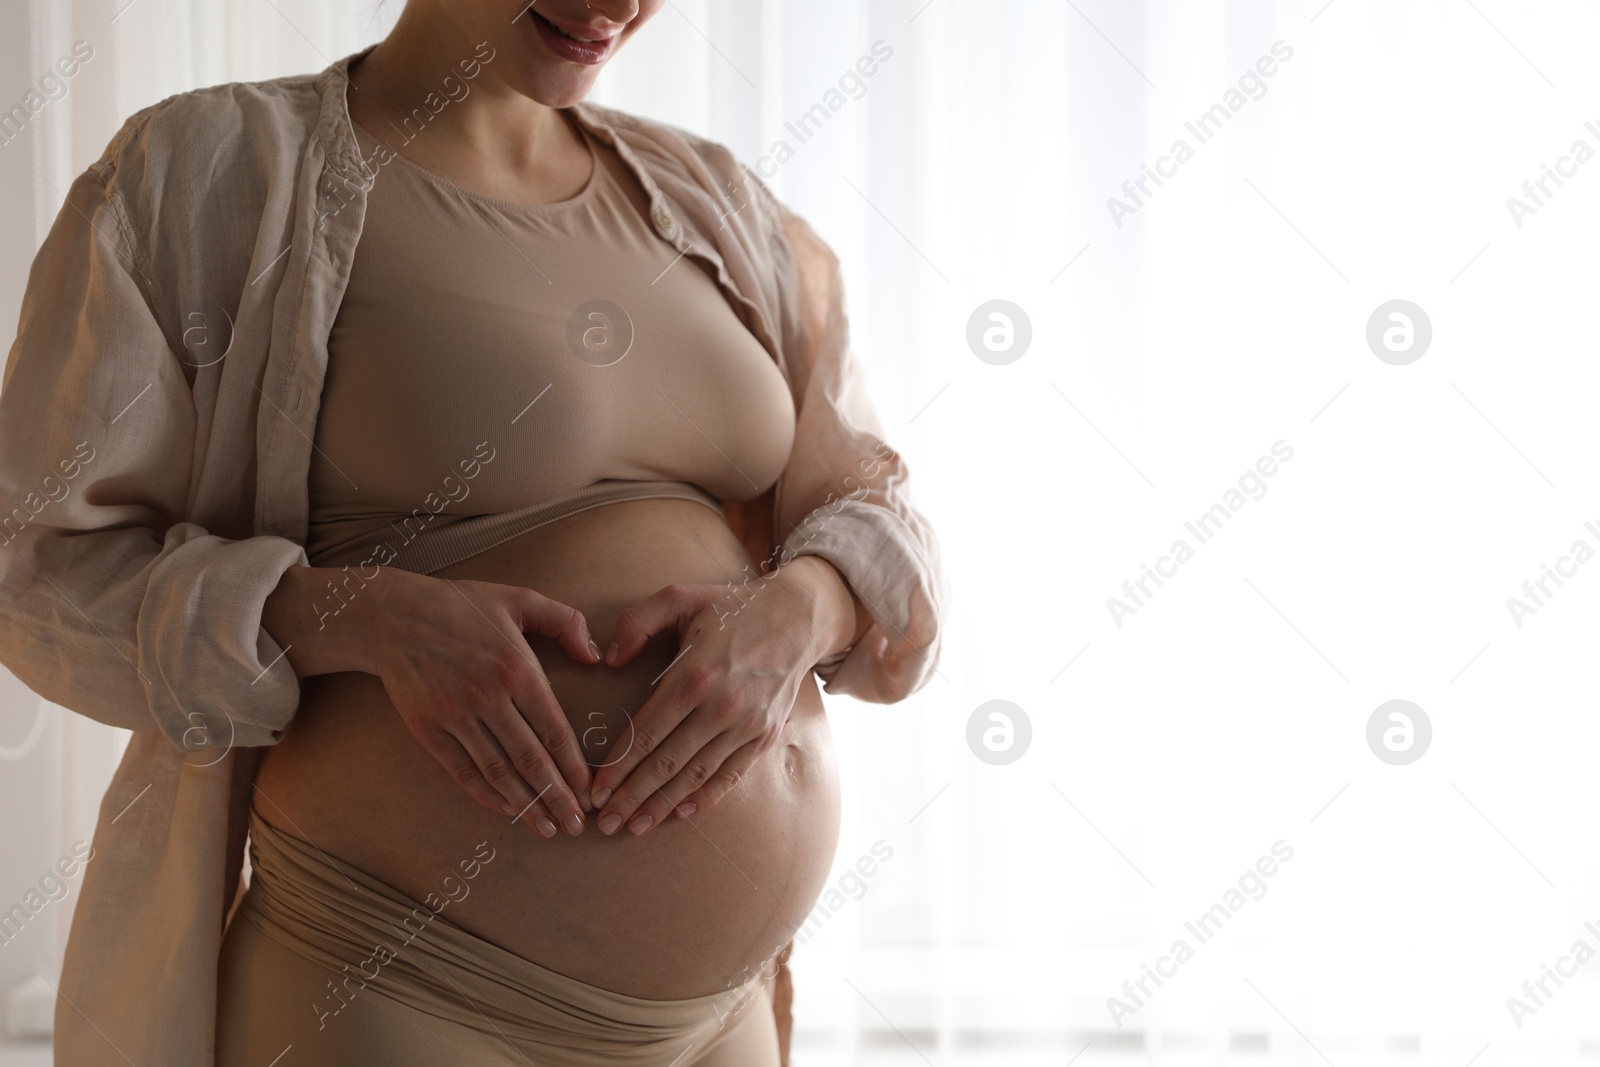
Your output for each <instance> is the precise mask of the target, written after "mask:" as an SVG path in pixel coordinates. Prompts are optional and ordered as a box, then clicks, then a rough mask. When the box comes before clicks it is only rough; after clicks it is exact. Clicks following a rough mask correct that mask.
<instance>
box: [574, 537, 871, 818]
mask: <svg viewBox="0 0 1600 1067" xmlns="http://www.w3.org/2000/svg"><path fill="white" fill-rule="evenodd" d="M762 583H763V584H762V585H761V586H760V588H759V590H758V592H757V593H756V595H754V596H752V597H751V598H750V599H749V600H748V601H744V600H741V599H736V598H734V596H733V594H732V592H731V587H729V586H727V585H669V586H666V587H664V588H662V589H660V590H659V591H657V592H655V593H653V594H652V595H650V596H648V597H646V598H645V599H643V600H641V601H639V602H637V603H635V604H632V605H629V606H628V607H627V608H626V609H624V610H623V611H622V612H621V614H619V615H618V616H617V623H616V627H615V629H614V631H613V635H614V637H615V640H613V641H612V643H611V647H610V648H609V649H608V650H607V652H606V656H605V662H606V663H607V664H608V665H610V666H613V667H620V666H622V665H623V664H625V663H627V662H628V661H629V660H631V659H633V657H634V656H636V655H638V654H639V651H640V649H642V648H644V646H645V643H646V642H647V641H648V640H649V639H650V638H651V637H652V636H654V635H655V634H658V633H662V632H665V631H666V630H668V629H669V628H674V627H675V628H676V629H677V631H678V640H679V652H678V656H677V658H676V659H674V660H673V661H672V664H671V665H670V666H669V667H668V668H667V670H666V671H665V672H664V673H663V675H662V677H661V680H660V681H659V682H658V683H657V688H656V691H655V692H654V693H652V694H651V695H650V698H649V699H648V700H646V701H645V703H644V706H643V707H642V708H640V709H639V711H638V713H637V714H636V715H634V717H633V730H632V732H631V736H625V737H622V738H618V739H617V741H616V744H615V746H614V747H613V749H612V753H611V754H610V756H609V757H608V761H607V763H605V764H604V765H603V766H602V767H601V768H600V769H599V770H597V771H596V772H595V774H594V781H593V783H592V785H591V790H590V795H591V797H592V798H593V802H594V806H595V807H596V808H597V809H599V811H598V818H599V827H600V832H601V833H603V834H611V833H615V832H616V830H617V828H618V827H620V826H621V825H622V824H623V823H625V822H626V823H627V824H628V829H629V830H630V831H632V832H633V833H634V834H642V833H644V832H645V831H646V830H648V829H650V827H652V826H658V825H660V824H661V823H663V822H665V821H666V820H667V819H668V818H669V817H670V816H671V814H672V812H673V810H674V809H676V810H677V811H678V813H679V815H680V816H682V817H684V818H688V817H689V816H690V815H693V814H694V813H695V812H696V811H704V810H706V809H709V808H710V807H711V806H712V805H714V804H716V803H717V802H718V801H719V800H721V799H722V798H723V797H724V796H726V795H727V794H728V792H729V791H730V790H732V789H733V787H734V786H736V785H738V784H739V780H740V777H741V776H742V775H744V774H745V773H746V772H747V771H748V770H749V769H750V767H751V765H753V764H754V763H755V761H756V760H757V759H758V758H760V756H761V755H762V754H763V753H764V752H766V751H767V750H768V749H769V748H771V747H772V746H773V745H774V744H776V743H777V741H778V738H779V737H780V736H782V733H783V725H784V723H785V722H786V721H787V720H788V718H789V711H790V709H791V708H793V707H794V701H795V697H796V696H797V695H798V693H799V690H800V683H801V681H802V680H803V679H804V678H805V676H806V674H807V673H808V672H809V671H810V670H811V668H812V667H813V666H814V665H815V664H816V663H817V662H818V661H819V660H822V659H825V658H827V657H828V656H830V655H832V654H834V653H835V652H837V651H839V650H841V649H844V648H846V647H848V646H849V645H850V644H852V643H853V642H854V641H855V640H856V637H857V635H859V634H860V633H861V631H862V630H863V629H864V628H865V627H864V625H863V624H864V623H866V622H868V621H870V620H869V617H868V616H867V615H866V613H865V611H864V610H863V609H862V608H861V606H860V605H859V603H858V602H857V600H856V598H855V596H854V594H852V593H851V591H850V588H849V586H848V585H847V584H846V583H845V581H844V579H843V578H842V577H841V576H840V575H839V572H838V571H836V570H835V569H834V567H833V565H832V564H831V563H829V562H828V561H827V560H825V559H823V558H821V557H820V556H811V555H807V556H796V557H795V558H794V559H792V560H790V561H789V562H788V563H786V564H784V565H783V566H781V567H779V568H778V569H777V571H775V572H774V573H773V574H771V575H768V576H766V577H764V578H763V579H762ZM734 612H737V615H734V614H733V613H734ZM618 749H621V750H622V752H623V754H622V755H620V757H619V756H618V755H617V752H618ZM612 759H614V760H615V762H610V760H612Z"/></svg>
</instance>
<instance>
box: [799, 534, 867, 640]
mask: <svg viewBox="0 0 1600 1067" xmlns="http://www.w3.org/2000/svg"><path fill="white" fill-rule="evenodd" d="M778 572H779V574H780V575H782V576H784V577H786V578H788V579H790V580H791V581H794V582H796V583H798V584H799V585H800V586H801V587H802V588H803V589H804V590H805V591H806V597H807V603H808V604H809V605H810V611H811V627H812V635H813V642H812V655H813V657H814V658H815V659H816V660H824V659H827V658H829V657H831V656H835V655H837V654H839V653H840V652H843V651H845V650H847V649H849V648H850V647H851V646H852V645H854V644H855V642H856V641H857V639H858V638H859V637H860V635H861V632H862V631H863V630H864V629H865V627H864V626H862V625H860V620H861V618H862V617H863V616H865V614H866V612H865V609H864V607H863V606H862V604H861V600H860V598H859V597H858V596H856V594H855V591H854V590H852V589H851V588H850V583H848V582H847V581H845V579H844V575H842V574H840V573H839V570H838V568H836V567H835V566H834V565H833V564H832V563H830V562H828V561H827V560H826V559H824V558H823V557H821V556H815V555H803V556H795V557H794V558H793V559H791V560H790V561H789V562H788V563H786V564H784V565H783V566H781V567H779V568H778Z"/></svg>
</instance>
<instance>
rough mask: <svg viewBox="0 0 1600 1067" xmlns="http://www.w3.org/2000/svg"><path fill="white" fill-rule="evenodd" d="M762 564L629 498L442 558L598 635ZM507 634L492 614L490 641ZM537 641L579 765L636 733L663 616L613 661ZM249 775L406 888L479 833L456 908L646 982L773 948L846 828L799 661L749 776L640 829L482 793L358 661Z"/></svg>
mask: <svg viewBox="0 0 1600 1067" xmlns="http://www.w3.org/2000/svg"><path fill="white" fill-rule="evenodd" d="M746 568H748V569H746ZM753 571H754V567H753V566H751V561H750V557H749V555H748V553H746V552H745V550H744V549H743V547H742V546H741V545H740V544H739V542H738V540H737V539H736V538H735V537H734V535H733V533H732V531H731V530H729V528H728V527H727V525H726V523H725V522H723V521H722V519H721V518H720V517H719V516H718V515H716V513H714V512H712V511H711V510H710V509H708V508H706V507H705V506H703V505H700V504H696V503H692V502H690V501H685V500H630V501H622V502H618V503H613V504H608V505H605V506H603V507H599V508H594V509H591V510H589V511H584V512H579V513H577V514H576V515H572V516H569V517H567V518H565V519H562V520H560V521H559V522H557V523H553V524H551V525H549V526H544V527H540V528H539V529H536V530H533V531H530V532H529V533H527V534H524V535H523V536H522V537H519V538H516V539H514V540H512V541H510V542H507V543H506V544H504V545H501V546H499V547H497V548H495V549H492V550H490V551H489V552H486V553H483V554H481V555H479V556H475V557H474V558H472V559H470V560H466V561H464V562H462V563H459V564H456V565H455V566H453V567H451V568H448V569H446V570H444V571H440V572H438V573H437V574H436V575H435V576H436V577H440V578H466V579H473V580H477V581H491V582H499V583H503V584H507V585H520V586H524V587H527V588H531V589H535V590H537V591H538V592H540V593H542V594H544V595H545V596H548V597H550V598H552V599H554V600H557V601H560V602H561V603H564V604H568V605H570V606H572V607H575V608H577V609H578V610H580V611H582V612H583V613H584V615H585V617H586V618H587V619H588V622H589V627H590V630H591V632H592V633H593V635H594V637H595V640H596V641H597V642H598V643H599V645H600V647H601V648H604V647H605V646H606V645H607V643H608V642H609V641H610V639H611V635H612V628H613V626H614V624H615V620H616V616H617V614H618V612H620V611H621V610H622V609H623V608H624V607H626V606H627V605H629V604H631V603H634V602H635V601H637V600H639V599H641V598H643V597H645V596H648V595H649V594H651V593H653V592H655V591H656V590H658V589H660V588H661V587H662V586H664V585H669V584H672V583H674V582H687V583H714V584H717V585H723V584H724V583H726V582H730V581H732V582H735V583H737V582H740V581H741V580H743V579H745V578H748V577H749V576H750V574H751V573H753ZM757 595H759V594H757ZM745 599H746V600H748V599H749V593H748V592H746V594H745ZM336 624H337V623H330V625H336ZM728 625H738V619H737V617H734V618H733V619H731V620H730V621H729V622H728ZM504 639H505V638H503V637H501V636H497V635H496V634H495V633H494V631H493V630H492V629H490V628H489V626H488V623H487V622H486V623H485V640H486V641H503V640H504ZM527 641H528V644H529V647H530V649H531V651H532V653H533V655H534V656H535V657H536V658H537V659H538V661H539V664H540V666H541V668H542V669H543V670H544V672H545V674H546V675H547V677H548V678H549V680H550V685H551V689H552V690H553V692H554V693H555V696H556V699H557V700H558V701H559V702H560V703H561V706H562V710H563V711H564V712H565V713H566V715H567V718H568V721H569V722H570V723H571V724H572V726H573V730H574V732H575V733H576V734H577V735H578V736H579V738H580V740H581V742H582V743H583V745H584V749H585V753H586V756H587V757H588V759H589V762H590V764H591V766H598V765H599V764H600V763H601V762H603V761H604V760H606V759H607V758H608V755H609V758H615V754H614V753H613V752H612V749H611V746H612V744H613V742H615V741H617V740H618V739H619V738H621V739H623V741H624V744H625V743H626V740H627V738H628V737H629V736H630V728H629V719H630V715H631V713H633V712H635V711H637V710H638V709H639V708H640V707H641V706H642V705H643V704H644V702H645V700H646V699H647V698H648V697H649V695H650V694H651V693H652V692H653V691H654V690H653V685H652V683H653V680H654V679H656V678H657V676H658V675H660V674H661V672H662V671H663V670H665V669H666V667H667V665H668V664H669V663H671V662H672V660H673V658H674V657H675V656H676V655H677V654H678V651H679V649H678V639H677V636H676V634H674V633H669V634H664V635H660V636H658V637H657V638H655V639H654V640H652V641H651V642H650V644H649V645H648V646H647V647H646V648H645V650H644V651H643V652H642V653H641V654H640V655H639V656H638V658H637V659H636V660H634V661H633V662H631V663H629V664H628V665H626V666H624V667H621V668H617V667H606V666H603V665H601V666H595V667H590V666H585V665H580V664H577V663H575V662H573V661H572V660H571V659H569V658H568V657H567V655H566V653H565V652H563V651H562V650H561V648H560V647H559V646H558V645H556V644H555V643H554V642H552V641H549V640H548V639H546V638H543V637H540V636H537V635H529V636H528V637H527ZM419 653H420V654H426V653H425V650H419ZM257 785H258V787H259V790H258V792H257V793H256V795H255V807H256V810H257V811H258V812H259V813H260V815H261V817H262V818H263V819H265V820H266V821H267V822H269V823H271V824H272V825H274V826H276V827H278V828H279V829H281V830H283V831H284V832H286V833H291V834H295V835H296V836H299V837H301V838H303V839H305V840H307V841H309V842H311V843H312V844H313V845H315V846H316V847H317V848H319V849H321V850H322V851H323V852H325V853H326V854H327V855H328V856H330V857H332V858H335V859H337V860H342V861H344V862H347V863H350V864H353V865H354V866H356V867H359V868H361V869H362V870H364V871H366V872H368V873H370V874H372V875H374V876H375V877H378V878H380V879H383V880H384V881H386V882H388V883H389V884H390V885H392V886H394V887H395V888H396V889H399V890H401V891H402V892H404V893H406V894H407V895H409V896H411V897H413V898H415V899H417V900H423V899H424V898H425V897H426V896H427V895H428V894H429V893H438V892H439V889H438V887H439V885H440V882H441V880H442V879H443V878H444V877H445V876H447V875H449V874H450V873H451V872H452V871H455V870H456V868H457V865H458V864H459V863H460V861H462V860H464V859H471V858H472V856H473V853H474V849H475V847H476V846H477V844H478V843H479V842H481V841H488V842H489V843H490V844H491V845H493V847H494V848H495V850H496V853H495V858H494V859H493V861H492V862H490V863H488V864H486V865H484V867H483V868H482V872H481V873H480V874H479V875H478V876H477V877H476V878H475V879H474V880H473V881H472V883H471V888H470V892H469V893H468V895H467V896H465V897H464V898H462V899H460V900H452V902H451V903H450V905H449V911H448V913H447V915H446V917H447V918H448V919H449V920H450V921H451V922H453V923H455V924H457V925H458V926H461V927H463V928H465V929H466V930H468V931H469V932H471V933H473V934H475V935H476V936H478V937H481V938H483V939H484V940H486V941H489V942H492V943H493V944H496V945H499V946H500V947H502V948H505V949H507V950H509V951H511V952H514V953H516V954H518V955H520V956H523V957H524V958H526V959H530V960H533V961H534V962H536V963H539V964H541V965H543V966H545V967H548V968H550V969H551V970H554V971H558V972H560V973H562V974H565V975H568V976H569V977H572V978H576V979H578V980H580V981H584V982H588V983H590V984H592V985H597V986H601V987H603V988H606V989H610V990H613V991H616V992H620V993H624V994H627V995H629V996H636V997H643V998H646V999H653V1000H670V999H680V998H686V997H692V996H699V995H702V994H706V993H712V992H717V991H720V990H722V989H725V988H727V987H729V986H730V985H732V984H737V983H739V982H741V981H743V980H744V979H746V978H748V977H750V976H751V975H753V974H754V973H755V972H756V971H757V970H758V969H759V968H760V967H761V965H762V964H763V962H764V961H767V960H769V959H770V958H771V957H772V955H773V954H774V953H776V952H777V951H778V950H779V949H781V948H782V946H783V945H784V944H786V943H787V942H788V940H789V938H790V937H791V936H792V935H793V934H794V931H795V930H797V929H798V928H799V926H800V924H801V922H802V921H803V920H804V918H805V915H806V913H807V912H808V911H809V910H810V908H811V906H812V904H813V903H814V902H815V900H816V898H817V894H818V893H819V892H820V891H821V889H822V884H823V881H824V879H825V877H826V875H827V872H828V868H829V866H830V864H831V863H832V860H833V854H834V849H835V846H836V844H837V837H838V827H839V806H838V805H839V787H838V777H837V768H836V766H835V762H834V755H833V746H832V739H831V736H830V734H829V731H828V723H827V718H826V716H825V714H824V712H823V708H822V698H821V694H820V692H819V691H818V688H817V685H816V681H815V679H814V677H813V676H811V675H809V674H808V675H807V676H806V677H805V679H804V680H803V682H802V684H801V686H800V691H799V694H798V696H797V698H796V700H795V703H794V707H793V708H792V709H791V710H790V712H789V719H788V722H787V724H786V726H785V727H784V731H783V736H782V738H781V740H780V741H779V742H778V744H777V745H776V746H774V747H773V748H771V749H769V750H768V752H767V753H766V754H765V755H764V756H763V757H762V758H761V759H760V760H759V761H758V762H757V763H756V765H755V766H754V767H753V768H752V769H751V771H750V773H748V774H747V775H746V776H745V778H744V780H743V782H742V784H741V785H740V786H739V787H737V788H736V789H734V790H733V791H732V792H731V793H729V794H728V795H727V796H726V797H725V798H724V799H723V800H722V801H721V803H719V804H718V805H717V806H716V807H714V808H712V809H710V810H709V811H702V812H700V813H698V814H696V815H695V816H693V817H692V818H690V819H679V818H677V817H673V818H670V819H668V820H667V822H665V823H664V824H662V825H660V826H657V827H655V828H654V829H652V830H650V831H649V832H648V833H646V834H644V835H642V836H639V837H635V836H633V835H632V834H630V833H628V832H627V830H626V829H624V830H621V831H619V832H618V833H616V834H615V835H612V836H610V837H607V836H604V835H602V834H601V833H600V832H599V830H598V829H597V828H596V826H595V819H594V813H592V812H591V813H590V814H589V815H588V817H587V821H586V824H585V826H584V830H583V833H582V834H581V835H579V836H577V837H571V836H568V835H566V834H564V833H563V834H558V835H557V836H556V837H555V838H553V839H550V840H546V839H544V838H542V837H540V836H539V835H538V834H537V833H535V832H534V831H533V830H532V829H531V828H530V827H529V826H528V825H527V824H526V823H521V822H518V823H515V824H513V823H512V821H511V820H510V819H509V818H508V817H506V816H502V815H499V814H496V813H494V812H491V811H489V810H487V809H485V808H483V807H481V806H480V805H478V804H477V803H475V802H474V801H473V800H472V799H471V798H470V797H468V796H467V794H466V793H465V792H463V791H462V789H461V788H460V787H459V786H457V785H456V784H455V783H454V782H453V781H452V780H451V779H450V777H449V775H448V774H447V773H446V772H445V771H444V769H443V768H442V767H440V766H439V764H438V763H436V762H435V761H434V759H433V757H432V756H431V755H429V754H428V753H427V752H426V751H425V750H424V749H423V748H422V747H421V746H420V745H419V744H418V743H417V742H416V741H415V740H414V739H413V738H412V736H411V734H410V733H409V731H407V730H406V728H405V726H404V724H403V723H402V722H401V720H400V717H399V715H398V713H397V712H396V711H395V709H394V706H393V704H392V703H391V702H390V701H389V699H388V696H387V694H386V693H385V691H384V688H383V683H382V682H381V681H380V680H379V679H378V678H376V677H374V676H372V675H366V674H336V675H327V676H321V677H315V678H308V679H305V680H304V682H303V685H302V702H301V706H300V709H299V711H298V713H297V714H296V716H295V720H294V723H293V726H292V727H291V729H290V730H289V731H288V733H287V734H286V735H285V737H284V739H283V740H282V741H281V742H280V743H279V744H277V745H275V746H273V747H272V748H271V749H269V750H268V751H267V753H266V756H265V758H264V759H263V762H262V765H261V769H260V773H259V775H258V777H257Z"/></svg>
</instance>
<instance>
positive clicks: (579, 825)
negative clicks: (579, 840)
mask: <svg viewBox="0 0 1600 1067" xmlns="http://www.w3.org/2000/svg"><path fill="white" fill-rule="evenodd" d="M563 821H564V822H565V823H566V827H567V833H569V834H571V835H572V836H573V837H577V836H578V835H579V834H581V833H583V816H582V815H568V816H567V817H566V819H565V820H563Z"/></svg>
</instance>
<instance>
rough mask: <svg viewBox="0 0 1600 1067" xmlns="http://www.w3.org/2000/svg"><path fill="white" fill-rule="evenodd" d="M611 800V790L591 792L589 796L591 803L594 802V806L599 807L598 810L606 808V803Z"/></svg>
mask: <svg viewBox="0 0 1600 1067" xmlns="http://www.w3.org/2000/svg"><path fill="white" fill-rule="evenodd" d="M610 799H611V790H609V789H596V790H593V791H591V792H590V794H589V800H590V802H592V803H593V804H594V806H595V807H597V808H603V807H605V806H606V801H608V800H610Z"/></svg>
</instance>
